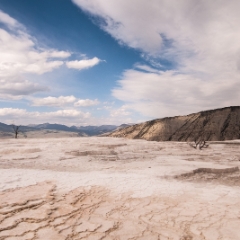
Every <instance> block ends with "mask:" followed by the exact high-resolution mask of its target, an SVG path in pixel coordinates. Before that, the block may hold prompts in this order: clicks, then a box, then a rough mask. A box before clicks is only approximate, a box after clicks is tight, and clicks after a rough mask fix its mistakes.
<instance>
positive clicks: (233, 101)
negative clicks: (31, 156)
mask: <svg viewBox="0 0 240 240" xmlns="http://www.w3.org/2000/svg"><path fill="white" fill-rule="evenodd" d="M238 7H240V3H239V1H237V0H230V1H227V2H226V1H225V2H224V1H220V0H219V1H215V2H214V3H213V2H209V1H207V0H200V1H197V0H194V1H187V0H180V1H177V2H176V1H174V0H169V1H165V0H160V1H159V0H150V1H146V0H132V1H127V0H51V1H49V0H35V1H32V0H21V1H19V0H0V54H1V55H0V122H6V123H13V122H14V123H19V124H30V123H43V122H50V123H62V124H66V125H77V126H80V125H102V124H122V123H130V122H131V123H133V122H134V123H137V122H141V121H145V120H150V119H153V118H160V117H167V116H175V115H183V114H189V113H192V112H197V111H201V110H206V109H212V108H218V107H225V106H229V105H239V101H240V95H239V94H238V93H239V90H240V89H239V88H240V87H239V79H240V78H239V77H240V75H239V69H240V42H239V37H240V36H239V35H240V33H239V30H238V29H239V23H240V17H239V14H238V11H237V10H236V9H239V8H238Z"/></svg>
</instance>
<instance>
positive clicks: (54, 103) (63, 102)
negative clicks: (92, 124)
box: [30, 95, 100, 107]
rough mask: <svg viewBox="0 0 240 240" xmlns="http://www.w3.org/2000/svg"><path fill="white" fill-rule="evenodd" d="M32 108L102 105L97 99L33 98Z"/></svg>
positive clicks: (69, 97) (71, 97)
mask: <svg viewBox="0 0 240 240" xmlns="http://www.w3.org/2000/svg"><path fill="white" fill-rule="evenodd" d="M30 100H31V105H32V106H48V107H65V106H67V105H73V106H75V107H90V106H95V105H98V104H100V102H99V101H98V100H97V99H94V100H91V99H78V98H76V97H74V96H73V95H71V96H60V97H51V96H49V97H45V98H32V99H30Z"/></svg>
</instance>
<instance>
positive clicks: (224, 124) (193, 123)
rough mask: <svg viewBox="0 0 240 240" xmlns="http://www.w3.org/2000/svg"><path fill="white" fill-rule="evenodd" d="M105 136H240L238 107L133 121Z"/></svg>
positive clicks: (216, 138)
mask: <svg viewBox="0 0 240 240" xmlns="http://www.w3.org/2000/svg"><path fill="white" fill-rule="evenodd" d="M108 136H111V137H125V138H132V139H146V140H150V141H192V140H194V139H196V138H202V139H204V140H207V141H222V140H232V139H239V138H240V107H239V106H236V107H226V108H221V109H215V110H209V111H203V112H199V113H193V114H190V115H187V116H177V117H168V118H162V119H155V120H152V121H148V122H144V123H141V124H136V125H133V126H130V127H127V128H124V129H120V130H118V131H115V132H113V133H111V134H109V135H108Z"/></svg>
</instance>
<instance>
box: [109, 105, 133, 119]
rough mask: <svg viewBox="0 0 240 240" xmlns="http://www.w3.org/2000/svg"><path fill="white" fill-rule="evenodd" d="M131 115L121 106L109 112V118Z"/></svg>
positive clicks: (125, 107)
mask: <svg viewBox="0 0 240 240" xmlns="http://www.w3.org/2000/svg"><path fill="white" fill-rule="evenodd" d="M129 115H131V113H130V112H129V111H127V106H122V107H120V108H118V109H113V110H111V111H110V116H111V117H113V118H114V117H124V116H129Z"/></svg>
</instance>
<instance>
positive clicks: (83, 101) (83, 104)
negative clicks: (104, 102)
mask: <svg viewBox="0 0 240 240" xmlns="http://www.w3.org/2000/svg"><path fill="white" fill-rule="evenodd" d="M99 103H100V102H99V101H98V100H97V99H95V100H91V99H80V100H78V101H77V102H75V104H74V106H75V107H90V106H95V105H98V104H99Z"/></svg>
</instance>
